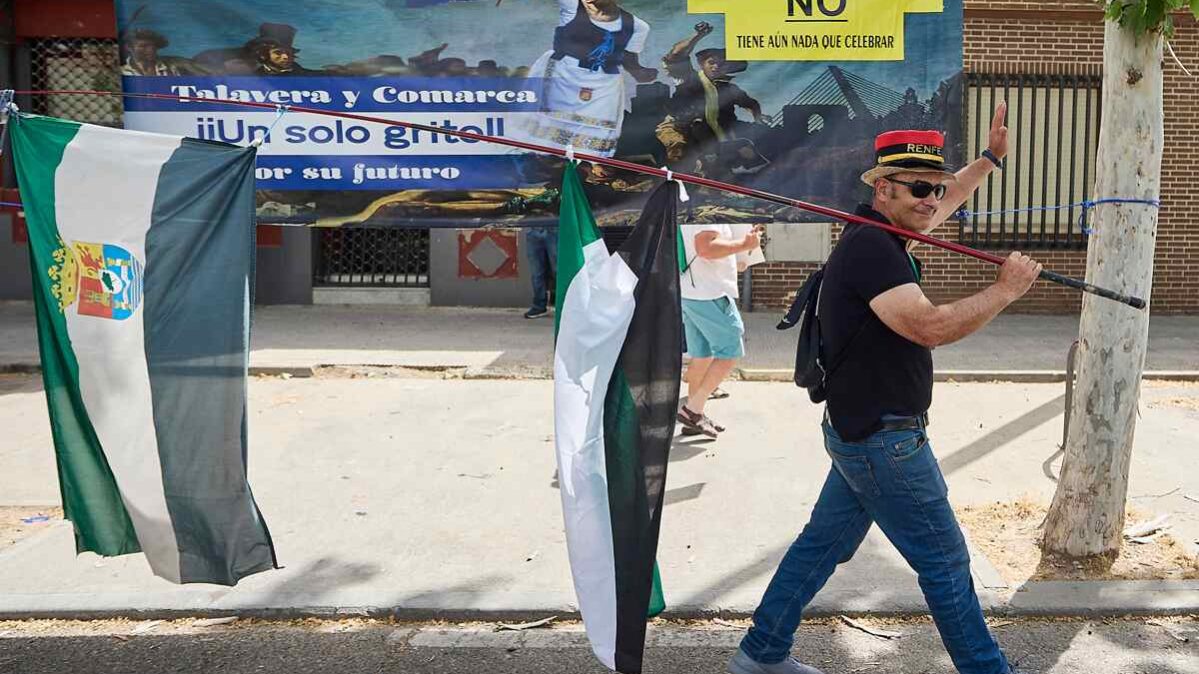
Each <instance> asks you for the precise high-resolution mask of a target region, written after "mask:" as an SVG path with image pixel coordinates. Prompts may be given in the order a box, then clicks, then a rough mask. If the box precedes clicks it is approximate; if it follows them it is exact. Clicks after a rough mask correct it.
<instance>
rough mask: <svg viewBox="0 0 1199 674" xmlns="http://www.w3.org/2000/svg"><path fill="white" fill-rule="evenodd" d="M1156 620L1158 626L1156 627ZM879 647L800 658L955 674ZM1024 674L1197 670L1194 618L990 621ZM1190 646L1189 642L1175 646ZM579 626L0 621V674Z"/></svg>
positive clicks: (711, 645)
mask: <svg viewBox="0 0 1199 674" xmlns="http://www.w3.org/2000/svg"><path fill="white" fill-rule="evenodd" d="M1154 622H1158V623H1164V624H1165V626H1163V625H1162V624H1153V623H1154ZM871 625H873V626H874V627H876V628H882V629H885V630H888V631H892V632H896V633H899V634H901V635H902V636H901V637H899V638H896V639H886V638H880V637H877V636H872V635H870V634H867V633H865V632H862V631H859V630H857V629H854V628H852V627H849V626H846V625H843V624H840V623H836V622H824V623H822V624H810V625H805V626H804V627H803V628H801V630H800V634H799V638H798V640H797V644H796V650H795V652H796V654H797V655H799V656H801V657H803V658H804V659H805V660H806V661H808V662H810V663H812V664H814V665H817V666H819V667H821V668H823V669H824V670H825V671H826V673H827V674H896V673H901V674H926V673H928V674H932V673H934V672H938V673H939V672H946V673H948V672H952V671H953V670H952V667H951V666H950V664H949V660H948V658H947V657H946V655H945V653H944V651H943V649H942V648H941V644H940V641H939V639H938V637H937V635H936V630H935V629H934V628H933V626H932V625H931V624H930V623H928V622H927V621H916V622H891V623H877V622H876V623H871ZM995 631H996V634H997V635H998V638H999V640H1000V642H1001V643H1002V644H1003V646H1004V648H1005V650H1006V651H1007V653H1008V656H1009V658H1011V659H1012V661H1013V662H1014V663H1016V664H1017V666H1019V667H1020V671H1021V672H1024V673H1027V674H1050V673H1052V674H1084V673H1085V674H1095V673H1099V672H1103V673H1105V674H1107V673H1112V674H1116V673H1119V674H1134V673H1135V674H1193V673H1199V644H1197V643H1196V639H1199V622H1197V621H1196V619H1195V618H1194V617H1191V618H1189V619H1187V618H1183V619H1178V618H1163V619H1159V620H1157V621H1155V620H1153V619H1142V618H1137V619H1128V620H1120V621H1115V620H1113V621H1100V622H1080V621H1072V622H1049V621H1018V622H1006V621H999V622H997V623H995ZM741 634H742V630H741V628H739V627H738V626H735V625H731V624H714V623H705V624H689V625H685V626H681V625H665V626H655V627H653V628H651V631H650V635H649V639H648V643H649V648H648V651H647V657H646V663H645V672H646V674H719V673H721V672H724V665H725V663H726V662H727V660H728V658H729V656H730V655H731V654H732V652H733V649H735V648H736V645H737V642H738V640H739V638H740V636H741ZM1183 639H1187V640H1188V641H1183ZM604 671H606V670H605V669H604V668H603V667H601V666H600V665H598V664H597V663H596V661H595V659H594V658H593V657H592V655H591V654H590V652H589V650H588V649H587V647H586V642H585V639H584V637H583V635H582V634H581V632H580V631H579V628H578V626H577V625H566V626H561V627H555V628H553V629H535V630H528V631H522V632H512V631H505V632H496V631H494V626H492V625H469V626H447V625H433V626H404V625H389V624H386V623H379V622H374V621H350V622H348V623H337V622H324V623H320V622H307V623H290V624H288V623H284V624H278V623H262V622H248V621H241V622H239V623H235V624H233V625H229V626H218V627H195V626H193V623H192V621H187V620H181V621H174V622H170V623H158V622H154V623H135V622H101V623H61V622H32V623H15V622H9V623H0V672H3V673H5V674H9V673H13V674H16V673H20V674H49V673H51V672H53V673H56V674H57V673H59V672H72V673H73V674H92V673H97V674H98V673H101V672H103V673H105V674H108V673H125V672H129V673H137V674H152V673H156V672H188V673H191V672H196V673H199V672H221V673H222V674H243V673H244V674H260V673H262V672H287V673H289V674H307V673H312V674H316V673H320V674H330V673H343V672H346V673H348V672H354V673H358V672H370V673H383V672H387V673H393V672H394V673H400V672H402V673H404V674H451V673H454V674H457V673H459V672H462V673H466V672H471V673H473V672H485V673H487V674H518V673H519V674H561V673H571V674H575V673H577V674H591V673H594V674H602V672H604Z"/></svg>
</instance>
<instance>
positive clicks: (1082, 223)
mask: <svg viewBox="0 0 1199 674" xmlns="http://www.w3.org/2000/svg"><path fill="white" fill-rule="evenodd" d="M1101 204H1145V205H1147V206H1153V207H1154V208H1161V205H1162V202H1161V201H1160V200H1158V199H1126V198H1122V197H1107V198H1104V199H1091V200H1088V201H1080V202H1078V203H1076V204H1066V205H1064V206H1029V207H1027V208H1011V209H1007V210H998V211H971V210H967V209H965V208H963V209H962V210H960V211H958V212H957V213H955V214H954V215H955V216H956V217H957V218H958V219H960V220H966V219H968V218H972V217H975V216H978V215H1004V214H1008V213H1038V212H1043V211H1064V210H1066V209H1068V208H1081V209H1082V214H1080V215H1079V216H1078V226H1079V228H1081V229H1082V232H1083V234H1086V235H1087V236H1090V235H1091V234H1094V233H1095V230H1093V229H1091V228H1090V227H1087V212H1088V211H1090V210H1091V209H1092V208H1095V207H1096V206H1099V205H1101Z"/></svg>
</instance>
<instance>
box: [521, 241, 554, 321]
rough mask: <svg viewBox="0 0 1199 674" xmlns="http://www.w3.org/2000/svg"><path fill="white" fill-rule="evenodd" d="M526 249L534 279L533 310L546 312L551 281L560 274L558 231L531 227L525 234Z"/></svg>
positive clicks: (530, 272) (530, 271)
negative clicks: (552, 277) (551, 278)
mask: <svg viewBox="0 0 1199 674" xmlns="http://www.w3.org/2000/svg"><path fill="white" fill-rule="evenodd" d="M525 249H526V250H525V254H526V255H527V256H528V258H529V274H530V275H531V276H532V279H533V304H532V308H533V309H537V310H539V311H545V309H546V295H547V293H548V292H549V290H550V287H549V279H550V277H551V276H553V275H555V274H557V273H558V230H556V229H550V228H547V227H530V228H529V230H528V232H527V233H526V234H525Z"/></svg>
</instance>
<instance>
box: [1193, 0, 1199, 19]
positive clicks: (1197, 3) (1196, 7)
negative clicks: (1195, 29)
mask: <svg viewBox="0 0 1199 674" xmlns="http://www.w3.org/2000/svg"><path fill="white" fill-rule="evenodd" d="M1191 14H1194V15H1195V18H1196V19H1199V0H1191Z"/></svg>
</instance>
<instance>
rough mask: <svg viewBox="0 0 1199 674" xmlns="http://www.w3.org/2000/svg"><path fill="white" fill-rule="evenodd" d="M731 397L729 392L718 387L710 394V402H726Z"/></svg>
mask: <svg viewBox="0 0 1199 674" xmlns="http://www.w3.org/2000/svg"><path fill="white" fill-rule="evenodd" d="M727 397H729V392H728V391H726V390H724V389H722V388H720V387H719V386H717V387H716V388H715V389H713V391H712V392H711V393H709V394H708V400H724V399H725V398H727Z"/></svg>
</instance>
